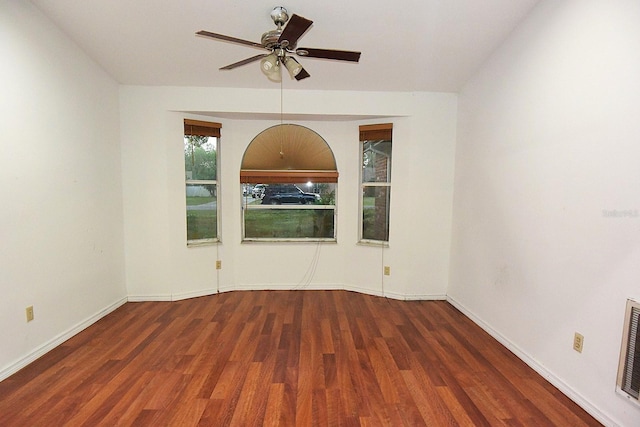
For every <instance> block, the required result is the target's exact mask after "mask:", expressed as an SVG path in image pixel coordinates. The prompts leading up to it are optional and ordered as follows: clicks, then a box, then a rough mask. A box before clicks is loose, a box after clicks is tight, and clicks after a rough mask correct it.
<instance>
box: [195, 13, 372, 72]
mask: <svg viewBox="0 0 640 427" xmlns="http://www.w3.org/2000/svg"><path fill="white" fill-rule="evenodd" d="M271 19H273V22H274V23H275V24H276V26H277V28H276V29H275V30H270V31H267V32H266V33H264V34H263V35H262V38H261V41H260V43H255V42H251V41H248V40H242V39H238V38H235V37H230V36H225V35H223V34H216V33H212V32H209V31H204V30H203V31H198V32H197V33H196V35H198V36H203V37H209V38H212V39H216V40H223V41H227V42H231V43H238V44H242V45H245V46H251V47H255V48H258V49H266V50H267V51H269V52H268V53H261V54H259V55H255V56H252V57H250V58H247V59H243V60H242V61H238V62H234V63H233V64H229V65H227V66H225V67H222V68H220V69H221V70H232V69H234V68H236V67H240V66H242V65H246V64H250V63H252V62H255V61H258V60H260V69H261V70H262V72H263V73H264V74H265V75H266V76H267V77H268V78H269V80H272V81H275V82H279V81H281V79H282V77H281V74H280V69H281V66H282V65H284V67H285V68H286V69H287V71H288V72H289V74H290V75H291V78H295V79H296V80H302V79H306V78H307V77H310V74H309V73H308V72H307V71H306V70H305V69H304V68H303V67H302V65H300V63H299V62H298V61H297V60H296V59H295V58H293V57H292V56H290V55H291V54H295V55H298V56H302V57H308V58H323V59H332V60H337V61H351V62H358V61H359V60H360V52H354V51H348V50H334V49H315V48H307V47H296V45H297V43H298V39H299V38H300V37H302V35H303V34H304V33H305V32H306V31H307V30H308V29H309V27H311V25H312V24H313V21H311V20H309V19H306V18H303V17H302V16H299V15H296V14H293V15H292V16H291V19H289V14H288V13H287V10H286V9H285V8H284V7H282V6H278V7H275V8H274V9H273V11H271ZM287 21H288V24H287ZM285 24H287V25H286V26H285V27H284V28H283V26H284V25H285Z"/></svg>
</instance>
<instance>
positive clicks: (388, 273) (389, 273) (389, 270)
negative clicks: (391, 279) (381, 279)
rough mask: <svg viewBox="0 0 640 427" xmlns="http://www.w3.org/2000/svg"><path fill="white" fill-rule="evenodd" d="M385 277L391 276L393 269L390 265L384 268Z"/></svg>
mask: <svg viewBox="0 0 640 427" xmlns="http://www.w3.org/2000/svg"><path fill="white" fill-rule="evenodd" d="M384 275H385V276H390V275H391V267H389V266H388V265H385V266H384Z"/></svg>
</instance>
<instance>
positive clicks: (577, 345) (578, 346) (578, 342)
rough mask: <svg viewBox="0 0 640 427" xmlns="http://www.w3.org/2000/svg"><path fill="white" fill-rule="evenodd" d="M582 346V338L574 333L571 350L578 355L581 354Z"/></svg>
mask: <svg viewBox="0 0 640 427" xmlns="http://www.w3.org/2000/svg"><path fill="white" fill-rule="evenodd" d="M583 345H584V337H583V336H582V335H581V334H579V333H577V332H576V333H575V335H574V336H573V349H574V350H575V351H577V352H578V353H582V346H583Z"/></svg>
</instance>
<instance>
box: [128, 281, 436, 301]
mask: <svg viewBox="0 0 640 427" xmlns="http://www.w3.org/2000/svg"><path fill="white" fill-rule="evenodd" d="M302 290H323V291H326V290H336V291H338V290H342V291H352V292H358V293H361V294H365V295H373V296H378V297H385V298H391V299H397V300H401V301H434V300H446V299H447V296H446V295H444V294H442V295H441V294H437V295H427V294H420V295H418V294H416V295H407V294H401V293H397V292H384V293H383V292H382V290H376V289H371V288H363V287H359V286H354V285H342V284H336V283H311V284H305V285H300V284H291V283H252V284H240V285H234V286H221V287H220V289H203V290H199V291H190V292H182V293H176V294H156V295H129V301H130V302H145V301H179V300H183V299H189V298H198V297H202V296H207V295H214V294H217V293H222V292H231V291H302Z"/></svg>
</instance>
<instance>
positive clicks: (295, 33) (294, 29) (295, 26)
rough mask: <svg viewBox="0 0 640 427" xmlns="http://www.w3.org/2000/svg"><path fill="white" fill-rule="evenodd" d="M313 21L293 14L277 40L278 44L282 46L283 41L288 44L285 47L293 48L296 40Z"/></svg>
mask: <svg viewBox="0 0 640 427" xmlns="http://www.w3.org/2000/svg"><path fill="white" fill-rule="evenodd" d="M312 24H313V21H311V20H309V19H307V18H303V17H302V16H299V15H296V14H293V16H291V18H290V19H289V22H288V23H287V26H286V27H284V30H282V34H280V37H279V38H278V43H280V44H282V43H283V42H284V41H285V40H286V41H288V42H289V44H287V45H286V46H285V47H289V48H293V47H294V46H295V45H296V43H298V39H299V38H300V37H301V36H302V35H303V34H304V33H305V32H306V31H307V30H308V29H309V27H311V25H312Z"/></svg>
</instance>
